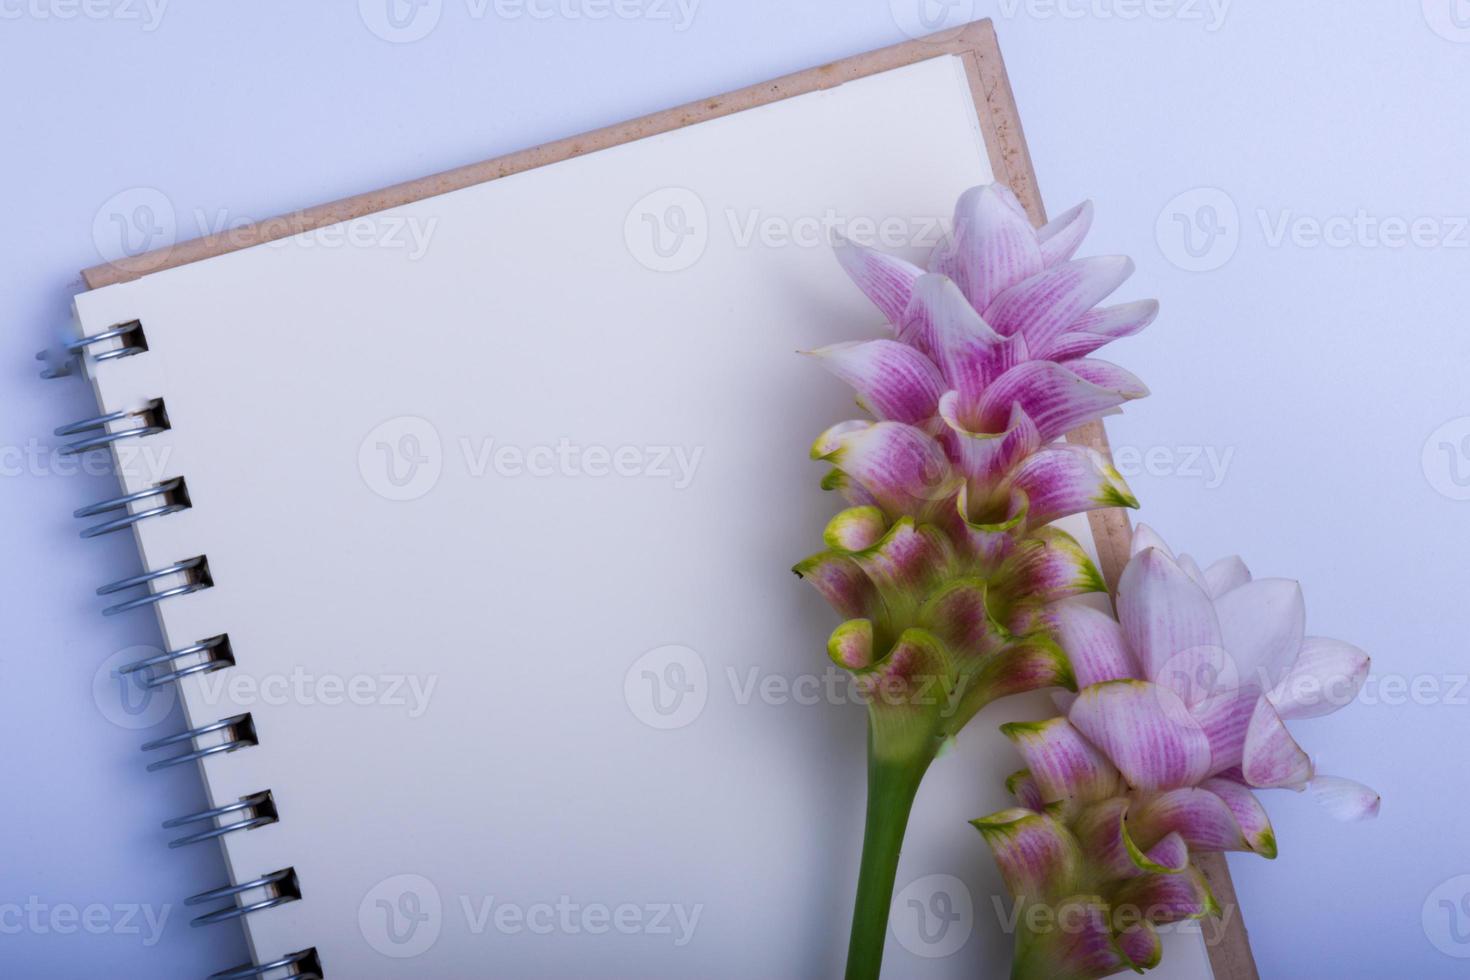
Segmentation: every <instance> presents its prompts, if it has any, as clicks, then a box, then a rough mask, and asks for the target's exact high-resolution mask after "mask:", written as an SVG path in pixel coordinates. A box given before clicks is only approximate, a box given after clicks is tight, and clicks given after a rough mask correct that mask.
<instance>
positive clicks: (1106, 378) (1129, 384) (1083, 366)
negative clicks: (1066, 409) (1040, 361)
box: [1062, 357, 1148, 400]
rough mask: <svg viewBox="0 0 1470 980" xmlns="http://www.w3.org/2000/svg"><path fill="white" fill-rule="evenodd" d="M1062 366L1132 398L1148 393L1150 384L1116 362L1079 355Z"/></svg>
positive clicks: (1100, 385) (1103, 386) (1078, 375)
mask: <svg viewBox="0 0 1470 980" xmlns="http://www.w3.org/2000/svg"><path fill="white" fill-rule="evenodd" d="M1062 367H1064V368H1066V369H1067V370H1068V371H1071V372H1072V373H1073V374H1075V375H1077V377H1079V378H1081V379H1083V380H1084V381H1091V382H1092V383H1093V384H1095V385H1097V386H1098V387H1099V388H1106V389H1107V390H1109V391H1116V392H1117V393H1118V394H1120V395H1122V396H1123V397H1124V398H1127V399H1130V400H1132V399H1134V398H1143V397H1146V396H1147V395H1148V386H1147V385H1145V384H1144V383H1143V382H1142V381H1140V380H1138V377H1137V376H1136V375H1134V374H1133V373H1132V372H1131V371H1125V370H1123V369H1122V368H1120V367H1118V365H1116V364H1109V363H1108V362H1107V361H1099V360H1096V359H1094V358H1090V357H1079V358H1077V359H1076V360H1069V361H1067V362H1065V363H1064V364H1063V365H1062Z"/></svg>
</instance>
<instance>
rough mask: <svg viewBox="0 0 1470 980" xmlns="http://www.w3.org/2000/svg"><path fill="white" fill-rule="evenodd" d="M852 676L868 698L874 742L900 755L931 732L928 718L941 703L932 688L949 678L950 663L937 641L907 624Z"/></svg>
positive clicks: (933, 716) (915, 747)
mask: <svg viewBox="0 0 1470 980" xmlns="http://www.w3.org/2000/svg"><path fill="white" fill-rule="evenodd" d="M856 681H857V689H858V692H859V693H860V694H861V696H862V697H863V698H864V699H865V700H866V702H867V704H868V723H869V725H870V726H871V729H872V738H873V741H874V744H875V745H882V746H884V748H885V749H886V750H888V751H892V752H894V753H896V754H898V755H899V756H900V757H902V756H903V754H904V753H906V752H909V751H916V750H918V749H919V748H922V747H923V746H924V745H925V743H927V742H928V741H930V740H931V739H932V738H933V731H934V719H936V718H937V717H939V715H940V713H941V712H942V711H943V710H944V709H945V704H946V702H945V699H944V697H943V696H942V694H941V693H936V692H943V691H945V690H948V689H949V685H951V684H953V683H954V669H953V665H952V664H951V663H950V660H949V652H948V651H947V650H945V648H944V644H943V643H940V642H939V640H938V639H937V638H935V637H934V636H932V635H930V634H929V633H928V632H926V631H924V630H921V629H918V628H910V629H906V630H904V631H903V633H902V634H901V635H900V636H899V638H898V640H897V641H896V642H895V643H894V644H893V646H892V648H890V649H889V650H888V652H887V653H886V654H885V655H884V656H883V657H882V659H880V660H879V661H878V662H877V663H875V664H874V665H873V666H871V667H869V668H868V669H867V670H864V671H861V672H859V673H858V674H857V675H856Z"/></svg>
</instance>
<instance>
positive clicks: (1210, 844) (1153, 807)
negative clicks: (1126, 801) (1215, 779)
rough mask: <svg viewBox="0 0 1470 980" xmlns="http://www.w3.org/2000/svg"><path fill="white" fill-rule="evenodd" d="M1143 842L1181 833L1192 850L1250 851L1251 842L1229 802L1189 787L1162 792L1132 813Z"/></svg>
mask: <svg viewBox="0 0 1470 980" xmlns="http://www.w3.org/2000/svg"><path fill="white" fill-rule="evenodd" d="M1128 828H1129V832H1130V833H1132V835H1133V839H1134V840H1135V841H1137V842H1138V843H1139V844H1140V845H1148V846H1150V847H1151V846H1153V844H1154V843H1156V842H1158V841H1161V840H1163V839H1164V838H1165V837H1167V836H1168V835H1169V834H1178V835H1179V836H1180V837H1182V838H1183V839H1184V843H1186V844H1187V845H1189V849H1190V850H1191V851H1248V850H1250V849H1251V848H1250V845H1249V844H1248V843H1247V841H1246V839H1245V834H1244V833H1242V832H1241V828H1240V824H1239V823H1238V822H1237V821H1236V819H1235V814H1234V813H1233V812H1232V811H1231V809H1230V807H1229V806H1228V805H1227V804H1226V802H1225V801H1224V800H1223V799H1221V798H1220V797H1219V796H1218V795H1217V794H1215V793H1212V792H1210V791H1209V790H1206V789H1200V788H1198V787H1194V786H1186V787H1182V788H1180V789H1173V790H1170V791H1169V792H1167V793H1161V794H1159V795H1158V796H1156V797H1154V798H1153V799H1152V800H1150V801H1148V802H1147V803H1145V804H1144V805H1143V806H1141V807H1139V808H1138V810H1137V811H1136V812H1134V813H1131V814H1129V816H1128Z"/></svg>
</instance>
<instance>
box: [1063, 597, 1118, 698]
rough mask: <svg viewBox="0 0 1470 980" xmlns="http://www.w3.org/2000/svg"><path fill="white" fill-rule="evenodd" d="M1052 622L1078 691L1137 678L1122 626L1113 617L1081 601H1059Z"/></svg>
mask: <svg viewBox="0 0 1470 980" xmlns="http://www.w3.org/2000/svg"><path fill="white" fill-rule="evenodd" d="M1051 619H1052V623H1053V626H1054V628H1055V630H1056V637H1057V642H1058V643H1060V644H1061V645H1062V649H1063V650H1064V651H1066V654H1067V659H1068V660H1070V661H1071V663H1072V672H1073V673H1074V674H1075V675H1076V677H1077V686H1078V687H1079V688H1083V687H1091V686H1092V685H1094V684H1100V683H1102V682H1103V681H1116V680H1128V679H1133V678H1137V677H1138V673H1137V671H1138V668H1137V667H1136V666H1135V665H1134V663H1133V655H1132V654H1131V653H1129V652H1128V644H1127V643H1126V641H1125V640H1124V639H1123V627H1121V626H1119V625H1118V621H1117V620H1115V619H1114V618H1113V617H1111V616H1109V615H1108V614H1107V613H1105V612H1099V611H1098V610H1096V609H1093V608H1092V607H1091V606H1088V605H1086V604H1084V603H1081V602H1059V603H1057V604H1056V605H1055V606H1053V607H1052V609H1051Z"/></svg>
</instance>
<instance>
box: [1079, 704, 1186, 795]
mask: <svg viewBox="0 0 1470 980" xmlns="http://www.w3.org/2000/svg"><path fill="white" fill-rule="evenodd" d="M1068 718H1069V719H1070V720H1071V722H1072V724H1073V725H1074V726H1076V728H1077V730H1078V731H1080V732H1081V733H1082V734H1083V735H1084V736H1086V738H1087V740H1088V741H1090V742H1091V743H1092V744H1093V745H1095V746H1097V747H1098V748H1099V749H1101V750H1102V753H1103V754H1104V755H1105V756H1107V757H1108V759H1110V760H1111V761H1112V763H1113V765H1115V766H1117V767H1118V769H1119V771H1121V772H1122V773H1123V778H1124V779H1126V780H1127V781H1128V784H1129V785H1130V786H1132V787H1133V788H1135V789H1143V790H1150V789H1170V788H1172V787H1175V786H1189V785H1193V784H1195V783H1198V782H1199V781H1200V780H1201V779H1203V778H1204V777H1205V775H1206V774H1207V773H1208V772H1209V767H1210V743H1209V740H1208V739H1207V738H1206V737H1205V733H1204V731H1203V730H1202V729H1201V728H1200V727H1199V725H1198V724H1197V723H1196V722H1195V720H1194V719H1193V718H1192V717H1190V714H1189V709H1188V708H1186V707H1185V706H1184V702H1183V701H1181V700H1180V699H1179V696H1178V695H1177V694H1175V693H1174V692H1173V691H1171V690H1169V689H1168V688H1166V687H1160V686H1159V685H1157V684H1149V683H1147V682H1145V681H1108V682H1106V683H1103V684H1095V685H1093V686H1092V687H1089V688H1087V689H1086V690H1084V691H1082V692H1081V693H1080V694H1079V695H1078V697H1077V702H1076V703H1075V704H1073V705H1072V710H1071V712H1070V713H1069V714H1068Z"/></svg>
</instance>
